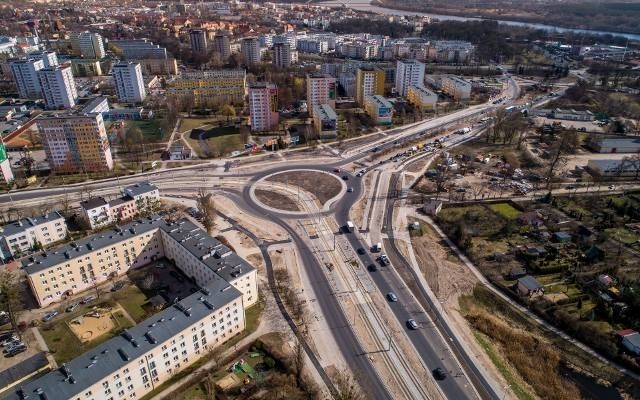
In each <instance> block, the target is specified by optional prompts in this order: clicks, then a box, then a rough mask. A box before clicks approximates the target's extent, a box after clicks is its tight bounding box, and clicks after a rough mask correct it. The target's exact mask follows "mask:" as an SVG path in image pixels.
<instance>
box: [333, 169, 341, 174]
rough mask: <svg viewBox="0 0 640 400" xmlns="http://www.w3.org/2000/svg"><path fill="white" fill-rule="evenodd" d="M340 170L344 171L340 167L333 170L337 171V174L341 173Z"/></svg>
mask: <svg viewBox="0 0 640 400" xmlns="http://www.w3.org/2000/svg"><path fill="white" fill-rule="evenodd" d="M340 171H342V170H341V169H340V168H334V169H333V172H335V173H336V174H339V173H340Z"/></svg>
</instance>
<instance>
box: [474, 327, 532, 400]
mask: <svg viewBox="0 0 640 400" xmlns="http://www.w3.org/2000/svg"><path fill="white" fill-rule="evenodd" d="M473 335H474V336H475V337H476V340H477V341H478V343H479V344H480V346H481V347H482V348H483V349H484V351H485V353H487V355H488V356H489V358H490V359H491V362H492V363H493V365H495V367H496V368H497V369H498V371H500V374H501V375H502V376H503V377H504V379H505V380H506V381H507V382H508V383H509V386H510V387H511V390H512V391H513V393H514V394H515V395H516V396H517V397H518V399H521V400H534V399H535V396H533V395H532V394H531V393H529V391H528V390H527V389H526V388H525V387H524V385H522V383H521V381H522V379H521V378H520V377H519V376H517V375H516V374H515V373H513V372H512V371H511V369H510V368H509V367H508V366H507V362H506V361H505V360H504V358H503V357H502V355H500V353H499V352H498V350H497V349H496V348H495V346H494V344H493V343H492V342H491V341H490V340H489V338H488V337H487V336H485V335H483V334H482V333H480V332H478V331H477V330H475V329H474V330H473Z"/></svg>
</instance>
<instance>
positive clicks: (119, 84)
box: [113, 62, 147, 103]
mask: <svg viewBox="0 0 640 400" xmlns="http://www.w3.org/2000/svg"><path fill="white" fill-rule="evenodd" d="M113 80H114V81H115V86H116V94H117V95H118V99H119V100H120V101H124V102H127V103H140V102H142V101H143V100H144V98H145V97H146V96H147V92H146V90H145V88H144V80H143V79H142V69H141V68H140V64H139V63H134V62H121V63H118V64H116V65H114V66H113Z"/></svg>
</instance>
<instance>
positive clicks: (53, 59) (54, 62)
mask: <svg viewBox="0 0 640 400" xmlns="http://www.w3.org/2000/svg"><path fill="white" fill-rule="evenodd" d="M29 57H30V58H34V59H36V60H42V62H43V63H44V67H45V68H48V67H57V66H58V65H59V64H58V56H57V55H56V52H55V51H43V52H40V53H29Z"/></svg>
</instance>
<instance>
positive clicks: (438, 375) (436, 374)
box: [431, 367, 447, 381]
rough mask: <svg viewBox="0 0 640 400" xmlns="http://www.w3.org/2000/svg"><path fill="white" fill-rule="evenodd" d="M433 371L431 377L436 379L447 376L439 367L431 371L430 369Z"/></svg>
mask: <svg viewBox="0 0 640 400" xmlns="http://www.w3.org/2000/svg"><path fill="white" fill-rule="evenodd" d="M431 372H432V373H433V377H434V378H436V379H437V380H439V381H441V380H443V379H444V378H446V377H447V373H446V372H444V370H443V369H442V368H440V367H438V368H436V369H434V370H433V371H431Z"/></svg>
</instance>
